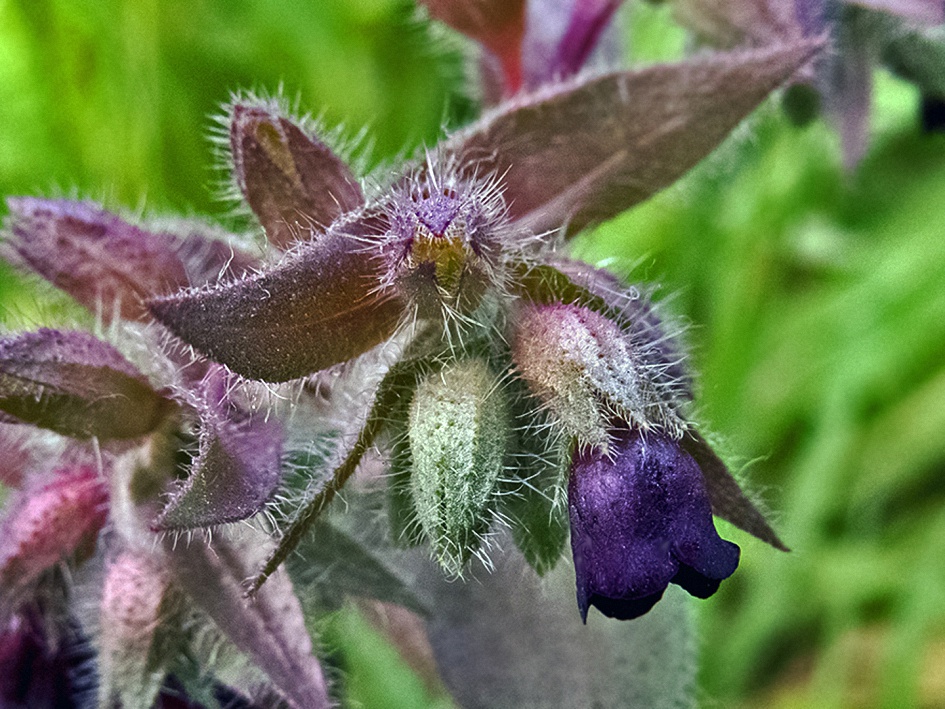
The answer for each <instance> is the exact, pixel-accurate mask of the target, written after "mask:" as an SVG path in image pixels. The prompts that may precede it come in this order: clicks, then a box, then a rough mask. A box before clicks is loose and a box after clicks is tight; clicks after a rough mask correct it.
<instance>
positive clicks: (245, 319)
mask: <svg viewBox="0 0 945 709" xmlns="http://www.w3.org/2000/svg"><path fill="white" fill-rule="evenodd" d="M357 231H358V224H357V223H356V224H349V225H347V226H344V227H340V228H339V229H338V230H337V231H332V232H330V233H328V234H326V235H325V236H324V237H323V238H321V239H319V240H318V241H317V242H316V243H311V244H307V245H305V246H304V247H302V249H301V250H300V251H299V252H298V253H296V254H294V255H292V256H290V257H289V258H288V259H287V260H286V261H285V262H284V263H282V264H281V265H280V266H278V267H276V268H275V269H273V270H272V271H270V272H268V273H264V274H260V275H258V276H255V277H252V278H247V279H244V280H241V281H236V282H234V283H230V284H226V285H221V286H218V287H215V288H211V289H205V290H194V291H188V292H184V293H179V294H177V295H173V296H169V297H166V298H159V299H156V300H153V301H151V303H150V308H151V312H152V313H153V314H154V316H155V317H156V318H157V319H158V320H159V321H160V322H162V323H163V324H164V325H166V326H167V327H168V328H170V330H171V331H172V332H173V333H174V334H176V335H177V336H178V337H180V338H181V339H182V340H184V342H186V343H187V344H189V345H192V346H193V347H194V348H196V349H197V350H199V351H200V352H202V353H204V354H206V355H207V356H208V357H210V358H211V359H213V360H215V361H217V362H221V363H223V364H225V365H227V366H228V367H229V368H230V369H232V370H233V371H234V372H237V373H239V374H242V375H244V376H246V377H249V378H251V379H262V380H264V381H269V382H282V381H287V380H289V379H296V378H298V377H302V376H305V375H307V374H312V373H313V372H317V371H320V370H322V369H325V368H327V367H330V366H331V365H333V364H337V363H339V362H344V361H346V360H348V359H351V358H352V357H356V356H357V355H359V354H362V353H363V352H366V351H367V350H369V349H370V348H372V347H374V346H375V345H377V344H379V343H380V342H383V341H384V340H385V339H387V338H388V337H390V335H391V334H393V332H394V330H395V328H396V327H397V324H398V322H399V320H400V317H401V315H402V312H403V306H402V304H401V302H400V301H399V300H397V299H396V298H395V296H394V295H393V294H392V293H389V292H378V291H377V290H376V289H377V287H378V271H377V267H378V265H377V264H375V263H374V262H373V261H372V260H371V257H370V256H369V255H367V254H366V253H365V252H364V250H363V246H362V245H361V244H359V242H358V240H357V238H356V237H355V236H352V235H351V234H352V233H354V234H357Z"/></svg>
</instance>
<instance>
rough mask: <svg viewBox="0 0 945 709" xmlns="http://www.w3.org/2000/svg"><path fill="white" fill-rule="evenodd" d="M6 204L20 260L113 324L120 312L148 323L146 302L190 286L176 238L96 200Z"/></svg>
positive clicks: (10, 241) (12, 246) (12, 245)
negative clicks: (128, 218)
mask: <svg viewBox="0 0 945 709" xmlns="http://www.w3.org/2000/svg"><path fill="white" fill-rule="evenodd" d="M7 205H8V206H9V207H10V217H9V218H8V220H7V224H6V227H7V229H6V231H7V233H8V235H9V236H8V242H7V243H8V248H10V249H12V251H13V252H14V258H15V260H16V261H19V262H21V263H23V264H24V265H26V266H28V267H29V268H31V269H32V270H33V271H35V272H36V273H38V274H39V275H41V276H42V277H43V278H45V279H46V280H47V281H49V282H50V283H52V284H53V285H55V286H57V287H58V288H61V289H62V290H64V291H65V292H66V293H68V294H69V295H71V296H72V297H73V298H75V299H76V300H77V301H78V302H79V303H81V304H82V305H84V306H85V307H86V308H88V309H89V310H91V311H92V312H98V311H101V313H102V315H103V317H104V318H105V319H106V320H107V319H108V318H110V317H111V316H112V315H113V314H114V312H117V313H118V314H119V315H120V316H121V317H124V318H127V319H130V320H146V319H148V318H149V317H150V316H149V315H148V311H147V308H146V307H145V306H144V301H145V300H146V299H147V298H150V297H153V296H155V295H161V294H166V293H173V292H174V291H175V290H177V289H179V288H184V287H186V286H188V285H189V280H188V277H187V272H186V269H185V267H184V264H183V262H182V261H181V259H180V257H179V256H178V254H177V253H176V246H177V244H176V241H175V239H174V238H173V237H172V236H170V235H169V234H164V233H156V232H151V231H147V230H145V229H141V228H139V227H136V226H134V225H132V224H129V223H128V222H126V221H125V220H123V219H121V218H120V217H118V216H117V215H115V214H111V213H110V212H107V211H105V210H104V209H102V208H101V207H99V206H98V205H97V204H94V203H92V202H73V201H69V200H54V199H39V198H34V197H17V198H10V199H8V200H7ZM116 304H117V306H118V307H117V311H116V310H115V307H114V306H115V305H116Z"/></svg>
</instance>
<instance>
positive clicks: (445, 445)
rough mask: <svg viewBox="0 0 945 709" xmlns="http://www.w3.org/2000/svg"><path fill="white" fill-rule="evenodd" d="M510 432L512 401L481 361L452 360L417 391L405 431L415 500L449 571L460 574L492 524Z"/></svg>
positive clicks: (422, 520)
mask: <svg viewBox="0 0 945 709" xmlns="http://www.w3.org/2000/svg"><path fill="white" fill-rule="evenodd" d="M509 432H510V425H509V412H508V406H507V402H506V401H505V398H504V396H503V394H502V390H501V389H500V388H499V387H498V386H497V382H496V377H495V375H493V374H492V372H491V371H490V369H489V366H488V364H487V363H486V362H485V361H484V360H482V359H467V360H463V361H460V362H457V363H455V364H453V365H450V366H447V367H446V368H444V369H443V370H441V371H440V372H439V373H436V374H433V375H431V376H429V377H427V378H426V379H424V380H423V381H422V382H421V383H420V385H419V386H418V387H417V390H416V392H415V393H414V397H413V401H412V402H411V405H410V413H409V432H408V437H409V440H410V453H411V458H412V460H413V471H412V474H411V483H412V487H413V496H414V502H415V506H416V511H417V517H418V519H419V520H420V525H421V527H422V528H423V531H424V533H425V534H426V536H427V538H428V539H429V541H430V543H431V544H432V545H433V550H434V554H435V556H436V558H437V560H438V561H439V562H440V564H441V565H442V567H443V569H444V570H445V571H446V572H447V573H448V574H451V575H454V576H458V575H460V574H461V573H462V569H463V566H464V565H465V563H466V561H467V560H468V559H469V557H470V556H471V555H472V554H473V553H474V552H475V551H477V550H478V548H479V546H480V544H481V542H482V537H483V535H484V533H485V531H486V530H487V529H488V525H489V522H490V516H491V515H490V514H489V512H488V508H489V506H490V505H491V503H492V500H493V495H494V492H495V488H496V482H497V480H498V479H499V477H500V475H501V473H502V471H503V467H504V462H505V456H506V450H507V446H508V440H509Z"/></svg>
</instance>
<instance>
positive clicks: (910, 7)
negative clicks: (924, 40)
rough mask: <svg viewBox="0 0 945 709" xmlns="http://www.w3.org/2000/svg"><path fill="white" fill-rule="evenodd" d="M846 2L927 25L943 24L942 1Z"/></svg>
mask: <svg viewBox="0 0 945 709" xmlns="http://www.w3.org/2000/svg"><path fill="white" fill-rule="evenodd" d="M847 2H848V3H849V4H851V5H859V6H860V7H865V8H869V9H870V10H879V11H880V12H887V13H889V14H891V15H898V16H899V17H902V18H904V19H906V20H912V21H913V22H921V23H923V24H927V25H940V24H942V23H943V22H945V2H943V1H942V0H847Z"/></svg>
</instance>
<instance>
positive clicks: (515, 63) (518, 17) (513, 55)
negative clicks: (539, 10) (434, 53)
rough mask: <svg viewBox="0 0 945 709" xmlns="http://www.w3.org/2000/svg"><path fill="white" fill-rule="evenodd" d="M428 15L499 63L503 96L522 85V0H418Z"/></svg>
mask: <svg viewBox="0 0 945 709" xmlns="http://www.w3.org/2000/svg"><path fill="white" fill-rule="evenodd" d="M420 2H421V3H422V4H423V5H425V6H426V7H427V9H428V10H429V11H430V15H431V16H432V17H434V18H436V19H437V20H440V21H441V22H444V23H446V24H447V25H449V26H450V27H452V28H453V29H454V30H457V31H458V32H462V33H463V34H464V35H466V36H467V37H470V38H472V39H474V40H476V41H477V42H479V43H480V44H482V46H483V47H485V48H486V49H488V50H489V51H490V52H491V53H492V54H493V55H495V57H496V59H498V60H499V63H500V65H501V66H502V77H503V82H504V84H505V87H504V88H505V91H504V93H505V95H506V96H511V95H512V94H514V93H515V92H517V91H518V90H519V89H520V88H521V86H522V78H523V77H522V37H523V35H524V33H525V0H420Z"/></svg>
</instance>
